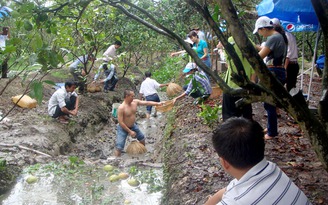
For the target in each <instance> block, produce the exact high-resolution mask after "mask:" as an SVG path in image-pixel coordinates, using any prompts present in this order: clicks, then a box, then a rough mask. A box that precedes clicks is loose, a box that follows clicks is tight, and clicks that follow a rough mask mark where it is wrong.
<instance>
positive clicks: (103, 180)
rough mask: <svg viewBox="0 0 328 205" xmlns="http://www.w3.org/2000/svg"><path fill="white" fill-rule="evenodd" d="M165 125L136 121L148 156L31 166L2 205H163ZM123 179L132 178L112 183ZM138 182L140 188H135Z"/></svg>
mask: <svg viewBox="0 0 328 205" xmlns="http://www.w3.org/2000/svg"><path fill="white" fill-rule="evenodd" d="M139 112H140V113H143V112H145V107H140V110H139ZM163 121H165V116H164V115H162V114H161V113H159V114H158V115H157V117H153V116H152V117H151V118H150V119H145V118H140V119H139V120H138V121H137V123H138V124H139V127H140V129H141V130H142V131H143V132H144V134H145V135H146V137H147V138H146V139H147V141H146V143H147V144H146V148H147V150H148V151H147V153H146V154H144V155H140V156H130V155H128V154H126V153H123V155H122V156H121V157H120V158H116V157H114V156H109V157H108V158H107V159H99V160H96V161H95V160H94V159H83V160H81V159H79V158H78V157H75V156H64V160H59V162H57V161H56V162H55V161H52V162H50V163H47V164H39V163H38V164H35V165H32V166H29V167H27V168H25V169H24V171H23V173H22V174H21V175H20V176H19V177H18V179H17V182H16V184H15V185H14V186H13V187H12V189H11V190H10V191H8V192H7V194H6V195H4V196H3V197H2V199H0V204H3V205H14V204H15V205H25V204H33V205H39V204H40V205H41V204H42V205H55V204H56V205H58V204H65V205H66V204H133V205H138V204H140V205H141V204H143V205H145V204H149V205H156V204H160V200H161V197H162V190H163V186H164V184H163V170H162V157H161V154H160V150H161V149H160V147H161V145H160V144H161V141H162V129H163V127H162V126H163ZM128 143H129V141H127V144H126V145H128ZM105 165H111V166H112V169H111V170H110V171H108V170H106V171H105V170H104V166H105ZM120 173H127V174H128V177H127V178H126V179H116V178H115V177H114V178H115V179H113V178H111V180H110V179H109V178H110V177H111V176H112V175H119V174H120ZM31 176H33V177H36V179H35V182H34V180H32V183H28V182H27V181H28V180H30V179H31ZM133 179H135V180H137V181H138V183H139V185H135V184H133V183H132V185H131V181H133ZM138 183H137V184H138Z"/></svg>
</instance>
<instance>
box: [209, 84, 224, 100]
mask: <svg viewBox="0 0 328 205" xmlns="http://www.w3.org/2000/svg"><path fill="white" fill-rule="evenodd" d="M221 95H222V89H221V88H220V87H219V86H215V87H212V94H211V95H210V97H209V98H210V99H215V98H218V97H220V96H221Z"/></svg>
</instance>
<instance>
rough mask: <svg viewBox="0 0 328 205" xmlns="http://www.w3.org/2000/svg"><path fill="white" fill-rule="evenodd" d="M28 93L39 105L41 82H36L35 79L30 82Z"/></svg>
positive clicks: (41, 92) (41, 96)
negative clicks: (29, 91)
mask: <svg viewBox="0 0 328 205" xmlns="http://www.w3.org/2000/svg"><path fill="white" fill-rule="evenodd" d="M30 95H31V97H32V98H34V99H36V101H37V102H38V104H39V105H40V104H41V102H42V98H43V86H42V82H37V81H34V82H32V84H31V93H30Z"/></svg>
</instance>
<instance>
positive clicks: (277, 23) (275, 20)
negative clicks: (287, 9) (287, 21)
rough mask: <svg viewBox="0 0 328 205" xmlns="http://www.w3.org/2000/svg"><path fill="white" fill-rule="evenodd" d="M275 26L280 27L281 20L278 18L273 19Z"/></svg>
mask: <svg viewBox="0 0 328 205" xmlns="http://www.w3.org/2000/svg"><path fill="white" fill-rule="evenodd" d="M271 21H272V24H273V25H280V20H279V19H277V18H273V19H271Z"/></svg>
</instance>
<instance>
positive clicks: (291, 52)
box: [285, 32, 298, 61]
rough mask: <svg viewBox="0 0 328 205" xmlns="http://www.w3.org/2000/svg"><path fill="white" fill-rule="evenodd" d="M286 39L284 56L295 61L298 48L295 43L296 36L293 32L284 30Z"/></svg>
mask: <svg viewBox="0 0 328 205" xmlns="http://www.w3.org/2000/svg"><path fill="white" fill-rule="evenodd" d="M285 34H286V37H287V40H288V48H287V55H286V57H287V58H289V60H290V61H297V59H298V50H297V44H296V38H295V36H294V35H293V34H291V33H289V32H285Z"/></svg>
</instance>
